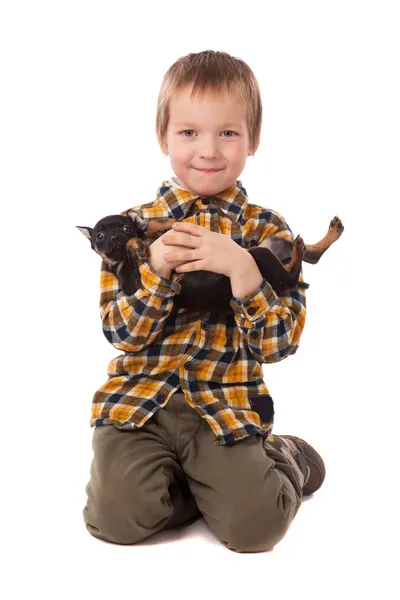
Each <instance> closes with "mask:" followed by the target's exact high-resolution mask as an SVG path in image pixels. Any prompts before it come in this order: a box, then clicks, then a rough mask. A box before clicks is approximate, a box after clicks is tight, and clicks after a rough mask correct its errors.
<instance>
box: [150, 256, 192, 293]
mask: <svg viewBox="0 0 400 600" xmlns="http://www.w3.org/2000/svg"><path fill="white" fill-rule="evenodd" d="M139 271H140V275H141V279H142V285H143V288H144V289H145V290H146V291H147V292H149V293H150V294H154V295H155V296H159V297H160V298H170V297H173V296H175V295H176V294H180V292H181V284H180V283H178V282H179V281H180V280H181V279H182V277H184V275H185V273H176V272H171V279H167V278H166V277H163V276H162V275H158V274H157V273H156V272H155V271H154V270H153V268H152V266H151V265H150V263H149V262H147V261H146V262H142V264H140V265H139Z"/></svg>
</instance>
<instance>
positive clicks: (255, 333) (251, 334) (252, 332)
mask: <svg viewBox="0 0 400 600" xmlns="http://www.w3.org/2000/svg"><path fill="white" fill-rule="evenodd" d="M258 336H259V332H258V331H256V330H255V329H253V330H252V331H250V337H252V338H256V337H258Z"/></svg>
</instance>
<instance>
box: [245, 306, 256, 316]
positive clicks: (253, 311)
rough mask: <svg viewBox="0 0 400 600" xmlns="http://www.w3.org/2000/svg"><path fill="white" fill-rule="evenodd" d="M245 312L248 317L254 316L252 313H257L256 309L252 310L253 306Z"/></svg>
mask: <svg viewBox="0 0 400 600" xmlns="http://www.w3.org/2000/svg"><path fill="white" fill-rule="evenodd" d="M247 312H248V313H249V315H254V313H256V312H257V309H256V308H254V306H250V308H249V310H248V311H247Z"/></svg>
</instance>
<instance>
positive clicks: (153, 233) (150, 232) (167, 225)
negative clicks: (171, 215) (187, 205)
mask: <svg viewBox="0 0 400 600" xmlns="http://www.w3.org/2000/svg"><path fill="white" fill-rule="evenodd" d="M174 223H176V219H168V218H167V217H165V218H163V219H150V220H149V224H148V226H147V229H146V234H145V235H146V237H147V238H148V239H150V240H153V241H154V240H156V239H157V238H159V237H160V236H161V235H163V233H166V232H167V231H169V230H170V229H172V225H173V224H174Z"/></svg>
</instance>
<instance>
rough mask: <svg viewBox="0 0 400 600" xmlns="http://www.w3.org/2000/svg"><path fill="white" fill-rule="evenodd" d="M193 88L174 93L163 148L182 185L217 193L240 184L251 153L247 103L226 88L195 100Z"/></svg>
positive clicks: (199, 190)
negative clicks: (192, 96)
mask: <svg viewBox="0 0 400 600" xmlns="http://www.w3.org/2000/svg"><path fill="white" fill-rule="evenodd" d="M191 89H192V86H191V85H190V86H187V87H185V88H183V89H182V90H179V91H178V92H175V94H173V96H172V98H171V100H170V105H169V123H168V129H167V135H166V140H165V141H164V143H162V150H163V152H164V153H165V154H169V156H170V160H171V166H172V170H173V171H174V173H175V175H176V176H177V177H178V179H179V182H180V183H181V184H183V185H184V186H185V187H186V188H187V189H189V190H190V191H191V192H193V193H195V194H198V195H202V196H212V195H213V194H218V193H219V192H221V191H222V190H225V189H226V188H228V187H230V186H231V185H233V184H234V183H235V181H236V179H238V177H239V175H240V173H241V172H242V171H243V169H244V166H245V164H246V160H247V157H248V156H249V155H250V154H252V151H251V149H250V148H249V133H248V129H247V124H246V107H245V106H244V103H243V101H240V99H239V97H238V96H237V95H236V94H235V93H233V92H230V93H228V91H227V90H226V89H225V90H224V91H221V92H214V91H212V90H207V91H205V92H204V93H203V94H202V95H201V96H197V97H196V98H192V99H190V92H191ZM201 169H216V170H215V171H211V172H207V171H203V170H201Z"/></svg>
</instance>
